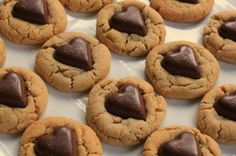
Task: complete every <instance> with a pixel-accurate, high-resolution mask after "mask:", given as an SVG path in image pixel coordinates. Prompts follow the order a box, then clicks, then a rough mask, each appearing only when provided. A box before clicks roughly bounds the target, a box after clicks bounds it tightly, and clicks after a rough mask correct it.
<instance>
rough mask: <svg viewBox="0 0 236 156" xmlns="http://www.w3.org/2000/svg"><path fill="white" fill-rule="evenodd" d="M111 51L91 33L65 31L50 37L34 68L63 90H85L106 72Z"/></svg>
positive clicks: (55, 86)
mask: <svg viewBox="0 0 236 156" xmlns="http://www.w3.org/2000/svg"><path fill="white" fill-rule="evenodd" d="M110 65H111V54H110V52H109V50H108V49H107V47H106V46H104V45H103V44H101V43H99V42H98V40H97V39H95V38H94V37H92V36H90V35H86V34H82V33H78V32H67V33H62V34H59V35H57V36H54V37H52V38H51V39H49V40H48V41H47V42H46V43H45V44H44V45H43V46H42V48H41V50H40V52H39V54H38V55H37V57H36V61H35V70H36V72H37V73H38V74H39V75H40V76H41V77H42V78H44V79H45V80H46V81H47V82H48V83H49V84H50V85H52V86H53V87H54V88H56V89H58V90H60V91H64V92H79V91H86V90H89V89H91V88H92V86H93V85H94V84H95V83H97V82H98V81H100V80H102V79H103V78H105V77H106V76H107V74H108V73H109V70H110Z"/></svg>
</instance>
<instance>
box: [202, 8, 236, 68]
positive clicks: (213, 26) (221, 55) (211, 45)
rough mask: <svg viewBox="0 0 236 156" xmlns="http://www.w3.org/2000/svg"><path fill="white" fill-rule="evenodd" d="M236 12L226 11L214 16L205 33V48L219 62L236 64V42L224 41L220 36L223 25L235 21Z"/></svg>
mask: <svg viewBox="0 0 236 156" xmlns="http://www.w3.org/2000/svg"><path fill="white" fill-rule="evenodd" d="M235 17H236V11H224V12H219V13H217V14H215V15H213V16H212V17H211V18H210V21H209V24H208V25H207V26H206V27H205V29H204V32H203V42H204V45H205V47H206V48H207V49H208V50H209V51H210V52H211V53H212V54H213V55H214V56H215V57H216V58H217V59H219V60H223V61H226V62H229V63H234V64H236V55H235V54H236V52H235V48H236V42H235V41H233V40H230V39H224V38H223V37H221V36H220V34H219V29H220V27H221V25H222V24H223V23H224V22H226V21H229V20H231V19H235Z"/></svg>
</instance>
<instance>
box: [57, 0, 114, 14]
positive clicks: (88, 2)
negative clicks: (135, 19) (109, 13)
mask: <svg viewBox="0 0 236 156" xmlns="http://www.w3.org/2000/svg"><path fill="white" fill-rule="evenodd" d="M60 2H61V3H62V5H64V6H65V7H67V8H68V9H69V10H70V11H73V12H78V13H80V12H83V13H91V12H97V11H99V10H100V9H101V8H102V7H104V6H105V5H107V4H109V3H112V0H60Z"/></svg>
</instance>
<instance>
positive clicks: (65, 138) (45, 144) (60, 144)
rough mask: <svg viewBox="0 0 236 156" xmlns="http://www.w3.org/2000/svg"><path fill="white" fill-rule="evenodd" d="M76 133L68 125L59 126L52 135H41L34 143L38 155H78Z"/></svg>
mask: <svg viewBox="0 0 236 156" xmlns="http://www.w3.org/2000/svg"><path fill="white" fill-rule="evenodd" d="M76 144H77V143H76V135H75V133H74V132H73V131H72V130H71V129H70V128H68V127H65V126H63V127H57V128H56V129H55V130H54V132H53V133H52V134H50V135H43V136H40V137H39V138H38V139H37V140H36V141H35V145H34V151H35V153H36V155H37V156H78V154H77V145H76Z"/></svg>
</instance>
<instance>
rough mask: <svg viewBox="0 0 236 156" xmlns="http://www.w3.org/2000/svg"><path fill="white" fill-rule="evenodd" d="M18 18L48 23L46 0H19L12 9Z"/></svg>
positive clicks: (37, 22)
mask: <svg viewBox="0 0 236 156" xmlns="http://www.w3.org/2000/svg"><path fill="white" fill-rule="evenodd" d="M12 15H13V16H14V17H16V18H19V19H22V20H25V21H28V22H32V23H36V24H47V23H48V17H49V15H48V4H47V1H46V0H19V2H18V3H16V4H15V6H14V7H13V10H12Z"/></svg>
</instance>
